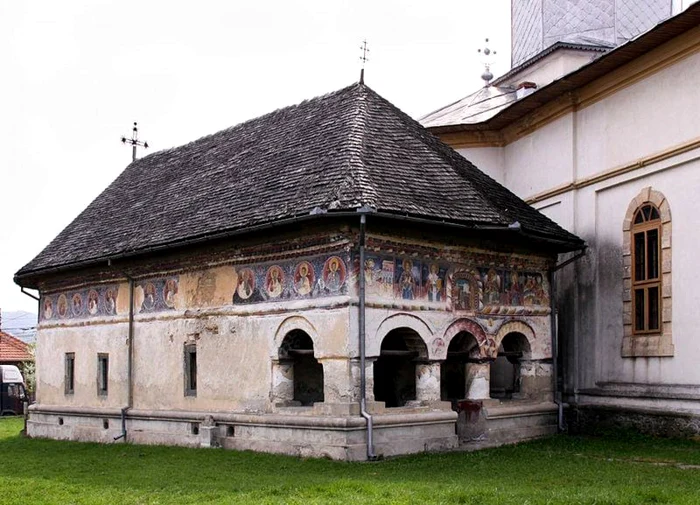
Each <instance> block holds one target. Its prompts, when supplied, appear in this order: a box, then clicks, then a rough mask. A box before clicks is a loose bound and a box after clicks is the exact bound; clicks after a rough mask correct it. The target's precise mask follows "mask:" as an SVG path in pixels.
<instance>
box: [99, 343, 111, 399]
mask: <svg viewBox="0 0 700 505" xmlns="http://www.w3.org/2000/svg"><path fill="white" fill-rule="evenodd" d="M108 384H109V354H102V353H100V354H98V355H97V394H98V395H100V396H106V395H107V387H108Z"/></svg>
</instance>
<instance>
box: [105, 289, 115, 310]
mask: <svg viewBox="0 0 700 505" xmlns="http://www.w3.org/2000/svg"><path fill="white" fill-rule="evenodd" d="M105 310H106V311H107V314H115V313H116V312H117V302H116V301H115V300H114V291H112V290H111V289H108V290H107V292H106V293H105Z"/></svg>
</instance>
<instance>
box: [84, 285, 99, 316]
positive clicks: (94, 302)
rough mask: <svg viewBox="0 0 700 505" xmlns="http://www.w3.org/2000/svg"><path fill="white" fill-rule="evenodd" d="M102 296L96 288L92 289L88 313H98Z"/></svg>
mask: <svg viewBox="0 0 700 505" xmlns="http://www.w3.org/2000/svg"><path fill="white" fill-rule="evenodd" d="M99 298H100V295H98V294H97V291H95V290H94V289H91V290H90V292H89V293H88V305H87V307H88V314H90V315H91V316H94V315H95V314H97V309H98V300H99Z"/></svg>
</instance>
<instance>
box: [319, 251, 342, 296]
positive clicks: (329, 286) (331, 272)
mask: <svg viewBox="0 0 700 505" xmlns="http://www.w3.org/2000/svg"><path fill="white" fill-rule="evenodd" d="M344 282H345V264H344V263H343V260H341V259H340V258H339V257H338V256H331V257H330V258H328V259H327V260H326V263H325V265H324V266H323V284H324V286H325V288H326V290H328V291H330V292H332V293H337V292H338V291H340V288H342V287H343V283H344Z"/></svg>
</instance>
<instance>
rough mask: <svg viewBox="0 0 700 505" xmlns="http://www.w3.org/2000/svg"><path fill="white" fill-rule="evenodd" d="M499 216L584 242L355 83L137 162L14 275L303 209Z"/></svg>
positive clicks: (496, 220) (491, 220)
mask: <svg viewBox="0 0 700 505" xmlns="http://www.w3.org/2000/svg"><path fill="white" fill-rule="evenodd" d="M363 205H368V206H371V207H374V208H376V209H377V210H378V211H383V212H387V213H395V214H410V215H413V216H419V217H424V218H428V219H435V220H449V221H456V222H463V223H473V224H489V225H501V226H507V225H508V224H511V223H513V222H514V221H518V222H520V224H521V225H522V227H523V230H525V231H529V232H532V233H536V234H539V235H542V236H545V237H549V238H551V239H555V240H558V241H561V242H564V243H567V244H569V246H570V248H573V246H575V245H577V244H582V242H581V241H580V239H578V238H577V237H575V236H574V235H571V234H570V233H568V232H566V231H565V230H563V229H562V228H560V227H559V226H558V225H556V224H555V223H554V222H552V221H551V220H549V219H548V218H547V217H545V216H544V215H542V214H540V213H539V212H537V211H536V210H534V209H533V208H532V207H530V206H529V205H527V204H525V203H524V202H523V201H522V200H520V199H519V198H518V197H516V196H515V195H514V194H512V193H511V192H510V191H508V190H506V189H505V188H503V187H502V186H500V185H499V184H498V183H496V182H495V181H494V180H492V179H490V178H489V177H488V176H486V175H484V174H483V173H482V172H480V171H479V170H478V169H477V168H476V167H474V165H472V164H471V163H470V162H468V161H467V160H465V159H464V158H463V157H461V156H460V155H459V154H458V153H456V152H455V151H454V150H452V149H451V148H450V147H448V146H446V145H445V144H443V143H442V142H440V141H439V140H438V139H437V138H436V137H434V136H433V135H431V134H430V133H428V131H427V130H426V129H425V128H423V127H422V126H421V125H420V124H419V123H418V122H416V121H414V120H413V119H411V118H410V117H409V116H407V115H406V114H404V113H402V112H401V111H399V110H398V109H397V108H396V107H394V106H393V105H392V104H390V103H389V102H388V101H387V100H385V99H384V98H382V97H381V96H379V95H378V94H377V93H375V92H374V91H372V90H371V89H370V88H368V87H367V86H365V85H364V84H354V85H352V86H349V87H346V88H343V89H341V90H339V91H336V92H334V93H330V94H327V95H324V96H321V97H318V98H314V99H312V100H308V101H305V102H302V103H300V104H298V105H295V106H291V107H287V108H284V109H280V110H277V111H274V112H272V113H270V114H267V115H264V116H261V117H259V118H257V119H253V120H250V121H247V122H245V123H242V124H239V125H237V126H234V127H232V128H228V129H226V130H223V131H220V132H218V133H215V134H213V135H209V136H207V137H203V138H201V139H199V140H196V141H194V142H191V143H189V144H186V145H184V146H181V147H177V148H173V149H169V150H165V151H161V152H157V153H154V154H151V155H149V156H146V157H144V158H142V159H139V160H136V161H135V162H133V163H132V164H130V165H129V166H128V167H127V168H126V169H125V170H124V172H123V173H122V174H121V175H120V176H119V177H118V178H117V179H116V180H115V181H114V182H113V183H112V184H111V185H110V186H109V187H108V188H107V189H106V190H104V191H103V192H102V194H101V195H99V196H98V197H97V198H96V199H95V200H94V201H93V202H92V203H91V204H90V205H89V206H88V207H87V209H85V210H84V211H83V212H82V213H81V214H80V215H79V216H78V217H77V218H76V219H75V220H74V221H73V222H72V223H71V224H70V225H68V227H66V229H64V230H63V231H62V232H61V233H60V234H59V235H58V236H57V237H56V238H55V239H54V240H53V241H52V242H51V243H50V244H49V245H48V246H47V247H46V248H45V249H44V250H43V251H42V252H41V253H40V254H39V255H38V256H37V257H36V258H34V259H33V260H32V261H31V262H30V263H28V264H27V265H26V266H24V267H23V268H22V269H21V270H20V271H19V272H18V273H17V276H16V278H17V279H18V282H21V278H22V276H24V275H29V274H32V273H36V272H39V271H42V270H45V269H50V268H55V267H62V266H67V265H71V264H76V263H85V262H89V261H92V260H95V261H97V260H100V259H104V258H107V257H112V256H116V255H121V254H128V253H133V252H138V251H145V250H148V249H149V248H152V247H156V246H161V245H164V244H172V245H176V244H177V243H179V242H182V241H184V240H188V239H192V238H195V237H202V236H208V235H212V234H218V233H221V232H225V231H230V230H241V229H246V228H249V227H252V226H257V225H260V224H264V223H270V222H275V221H278V220H282V219H286V218H290V217H294V216H298V215H308V214H309V213H310V211H312V210H313V209H314V208H316V207H318V208H321V209H326V210H329V211H333V210H335V211H338V210H354V209H357V208H359V207H362V206H363Z"/></svg>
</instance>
